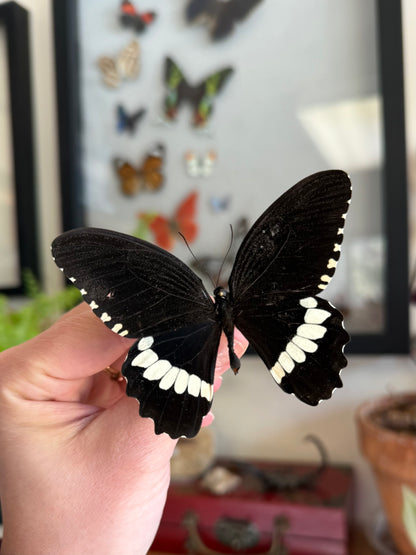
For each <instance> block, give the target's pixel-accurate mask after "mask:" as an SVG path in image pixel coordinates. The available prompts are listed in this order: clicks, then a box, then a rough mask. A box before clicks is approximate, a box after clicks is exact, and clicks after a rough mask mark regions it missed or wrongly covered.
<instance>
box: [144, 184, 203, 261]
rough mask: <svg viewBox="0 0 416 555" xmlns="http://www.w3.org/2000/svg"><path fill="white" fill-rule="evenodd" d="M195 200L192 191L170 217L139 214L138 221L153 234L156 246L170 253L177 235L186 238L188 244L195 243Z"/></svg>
mask: <svg viewBox="0 0 416 555" xmlns="http://www.w3.org/2000/svg"><path fill="white" fill-rule="evenodd" d="M197 200H198V193H197V192H196V191H192V192H191V193H190V194H189V195H187V196H186V197H185V198H184V199H183V200H182V201H181V202H180V204H179V206H178V207H177V208H176V210H175V213H174V214H173V215H172V216H170V217H169V216H165V215H163V214H159V213H151V212H150V213H149V212H146V213H141V214H139V220H140V221H141V222H142V223H144V224H146V225H147V227H148V229H150V231H151V232H152V233H153V237H154V242H155V243H156V245H158V246H159V247H161V248H162V249H165V250H168V251H170V250H172V248H173V247H174V244H175V242H176V240H177V239H178V238H179V237H180V236H179V233H181V234H182V235H183V236H184V237H186V240H187V242H188V243H192V242H193V241H195V239H196V237H197V235H198V224H197V222H196V205H197ZM139 229H142V226H140V225H139Z"/></svg>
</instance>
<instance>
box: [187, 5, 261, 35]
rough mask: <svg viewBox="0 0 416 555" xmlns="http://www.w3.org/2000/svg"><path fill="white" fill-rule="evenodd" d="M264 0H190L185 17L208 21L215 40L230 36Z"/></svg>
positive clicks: (191, 21) (189, 19) (190, 20)
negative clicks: (238, 24)
mask: <svg viewBox="0 0 416 555" xmlns="http://www.w3.org/2000/svg"><path fill="white" fill-rule="evenodd" d="M261 1H262V0H190V2H189V3H188V5H187V6H186V11H185V17H186V20H187V21H188V22H189V23H199V22H202V23H206V24H207V25H208V28H209V30H210V34H211V38H212V39H213V40H220V39H224V38H226V37H228V35H229V34H230V33H231V32H232V31H233V30H234V27H235V24H236V23H238V22H240V21H242V20H243V19H245V18H246V17H247V16H248V15H249V13H250V12H251V11H252V10H253V9H254V8H255V7H256V6H257V5H258V4H260V2H261Z"/></svg>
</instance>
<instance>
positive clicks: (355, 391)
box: [21, 0, 416, 520]
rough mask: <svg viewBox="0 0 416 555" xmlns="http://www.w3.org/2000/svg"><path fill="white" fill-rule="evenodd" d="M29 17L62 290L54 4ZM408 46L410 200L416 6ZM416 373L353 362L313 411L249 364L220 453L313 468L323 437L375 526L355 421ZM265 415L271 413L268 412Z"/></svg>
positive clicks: (228, 398)
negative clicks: (311, 441)
mask: <svg viewBox="0 0 416 555" xmlns="http://www.w3.org/2000/svg"><path fill="white" fill-rule="evenodd" d="M21 3H22V5H24V6H26V7H27V8H28V9H29V11H30V12H31V30H32V56H33V59H32V61H33V85H34V86H33V91H34V108H35V110H34V112H35V113H34V117H35V133H36V136H35V144H36V162H37V180H38V193H39V207H40V226H41V252H42V255H43V256H44V260H43V270H44V275H45V277H46V283H47V284H48V287H49V288H53V287H56V286H57V285H58V283H59V276H57V274H58V272H56V268H55V266H54V265H53V264H52V263H50V261H49V243H50V240H51V238H52V237H54V236H55V235H56V234H57V233H58V232H59V210H58V206H59V197H58V190H59V189H58V161H57V160H58V158H57V139H56V137H57V133H56V110H55V89H54V66H53V41H52V24H51V21H52V20H51V11H50V1H49V0H25V1H23V0H22V2H21ZM403 6H404V30H405V46H406V94H407V131H408V142H409V177H410V183H411V195H412V196H411V199H412V200H413V202H412V205H413V204H414V198H415V195H416V127H415V123H414V122H415V121H416V114H415V111H416V102H415V99H416V59H415V58H416V38H415V35H414V22H415V21H416V5H415V3H414V0H404V2H403ZM412 223H413V225H412V239H413V242H412V244H413V252H414V250H415V244H416V226H415V215H414V214H413V219H412ZM414 377H415V368H414V365H413V363H412V362H411V361H410V359H408V358H406V357H397V358H396V357H367V358H364V357H351V361H350V366H349V367H348V369H346V370H345V372H344V374H343V379H344V384H345V385H344V389H343V390H341V391H336V392H335V394H334V397H333V399H332V400H330V401H328V402H325V403H322V404H321V405H320V406H319V407H318V408H317V409H315V408H313V409H311V408H309V407H307V406H304V405H302V404H301V403H299V402H297V401H296V400H294V399H293V398H292V397H291V396H287V395H284V394H283V393H281V392H280V391H279V389H278V388H277V387H274V386H273V387H272V386H271V385H270V384H271V381H270V376H268V373H267V371H265V369H264V368H263V367H262V365H261V364H260V363H258V362H256V361H255V359H247V360H244V365H243V368H242V370H241V373H240V375H239V376H238V377H237V378H235V377H234V376H233V375H226V376H225V379H224V386H223V388H222V390H221V391H220V392H219V394H218V395H217V396H216V400H215V404H214V411H215V413H216V423H215V430H216V433H217V437H218V450H219V452H220V453H223V454H227V455H231V456H251V457H254V456H255V457H265V458H273V457H279V458H284V459H285V460H288V459H299V458H301V459H308V460H314V459H315V453H314V452H313V449H312V448H311V447H310V446H308V445H307V444H303V443H302V437H303V436H304V435H305V434H306V433H309V432H314V433H316V434H318V435H320V436H321V437H322V439H323V440H324V441H325V443H326V445H327V448H328V450H329V453H330V456H331V459H332V460H334V461H337V462H349V463H351V464H353V465H354V467H355V468H356V470H357V486H358V487H357V491H356V510H357V512H356V514H357V515H358V517H359V518H360V519H362V520H365V519H368V518H369V517H370V518H371V517H372V516H373V514H374V512H375V511H376V510H377V508H378V506H379V505H378V504H379V501H378V498H377V494H376V490H375V486H374V482H373V480H372V477H371V476H370V473H369V470H368V467H367V465H366V463H365V462H364V461H363V459H362V458H361V456H360V454H359V451H358V447H357V442H356V436H355V430H354V421H353V414H354V410H355V408H356V406H357V405H358V403H359V402H361V400H363V399H366V398H371V397H374V396H377V395H379V394H382V393H387V392H389V391H391V390H393V391H400V390H406V389H410V388H414ZM263 407H267V410H264V409H263Z"/></svg>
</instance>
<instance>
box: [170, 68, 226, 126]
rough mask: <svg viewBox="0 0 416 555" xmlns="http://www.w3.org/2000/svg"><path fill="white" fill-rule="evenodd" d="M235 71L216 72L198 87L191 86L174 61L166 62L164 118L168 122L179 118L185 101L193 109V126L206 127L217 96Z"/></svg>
mask: <svg viewBox="0 0 416 555" xmlns="http://www.w3.org/2000/svg"><path fill="white" fill-rule="evenodd" d="M233 71H234V69H233V68H232V67H226V68H224V69H222V70H220V71H216V72H215V73H213V74H212V75H210V76H209V77H207V78H206V79H204V80H203V81H202V82H201V83H199V84H198V85H190V84H189V83H188V81H187V80H186V78H185V76H184V74H183V73H182V71H181V69H180V68H179V66H178V65H177V64H176V63H175V62H174V61H173V60H172V58H166V61H165V77H164V80H165V84H166V87H167V93H166V96H165V99H164V116H165V119H166V120H167V121H174V120H176V118H177V115H178V110H179V108H180V106H181V104H182V103H183V102H185V101H187V102H189V103H190V104H191V106H192V107H193V110H194V113H193V125H194V126H195V127H204V126H205V125H206V124H207V122H208V119H209V118H210V116H211V114H212V111H213V103H214V99H215V97H216V96H217V94H218V93H219V92H220V91H221V89H222V88H223V87H224V85H225V83H226V82H227V80H228V79H229V78H230V76H231V75H232V73H233Z"/></svg>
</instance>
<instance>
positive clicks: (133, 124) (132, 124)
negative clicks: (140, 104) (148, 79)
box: [117, 104, 146, 134]
mask: <svg viewBox="0 0 416 555" xmlns="http://www.w3.org/2000/svg"><path fill="white" fill-rule="evenodd" d="M145 114H146V108H139V109H138V110H136V111H135V112H133V113H131V114H130V113H128V112H127V110H126V109H125V108H124V106H122V105H121V104H118V105H117V131H118V132H119V133H123V132H124V131H128V132H129V133H130V134H133V133H134V132H135V131H136V128H137V126H138V124H139V123H140V122H141V121H142V119H143V117H144V116H145Z"/></svg>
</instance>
